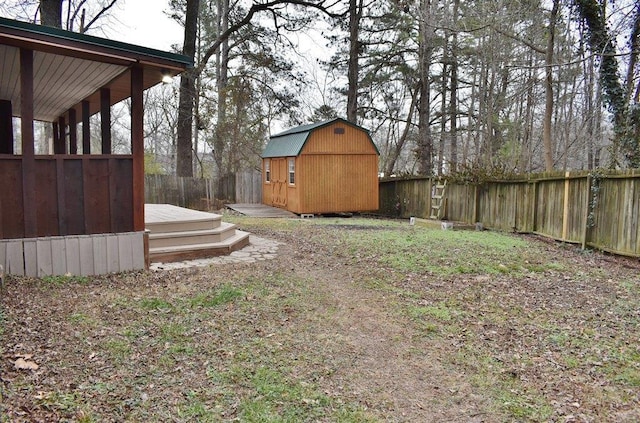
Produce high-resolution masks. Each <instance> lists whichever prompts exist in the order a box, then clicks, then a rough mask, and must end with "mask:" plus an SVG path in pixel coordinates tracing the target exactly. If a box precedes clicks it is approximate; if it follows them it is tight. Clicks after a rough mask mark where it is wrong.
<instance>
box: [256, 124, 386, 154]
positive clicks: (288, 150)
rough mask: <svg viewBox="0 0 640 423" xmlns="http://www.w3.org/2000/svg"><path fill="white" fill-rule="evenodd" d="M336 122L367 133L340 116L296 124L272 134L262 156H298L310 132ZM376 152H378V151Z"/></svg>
mask: <svg viewBox="0 0 640 423" xmlns="http://www.w3.org/2000/svg"><path fill="white" fill-rule="evenodd" d="M336 122H341V123H344V124H346V125H350V126H353V127H356V128H358V129H361V130H363V131H365V132H366V133H367V135H369V131H367V130H366V129H364V128H363V127H361V126H358V125H356V124H353V123H351V122H349V121H348V120H344V119H341V118H335V119H331V120H325V121H323V122H316V123H310V124H307V125H300V126H296V127H295V128H291V129H287V130H286V131H284V132H280V133H279V134H276V135H272V136H271V138H270V139H269V142H268V143H267V146H266V147H265V149H264V151H263V152H262V157H263V158H272V157H295V156H298V155H299V154H300V153H301V152H302V148H303V147H304V144H305V143H306V142H307V139H309V135H310V134H311V132H313V131H315V130H316V129H319V128H323V127H325V126H328V125H331V124H333V123H336ZM369 139H370V140H371V136H369ZM371 143H372V144H373V147H374V148H375V149H376V152H378V147H377V146H376V145H375V143H374V142H373V140H371ZM378 154H380V153H379V152H378Z"/></svg>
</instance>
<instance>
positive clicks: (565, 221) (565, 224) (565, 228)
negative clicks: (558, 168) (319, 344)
mask: <svg viewBox="0 0 640 423" xmlns="http://www.w3.org/2000/svg"><path fill="white" fill-rule="evenodd" d="M569 176H571V172H566V173H565V174H564V178H565V179H564V201H563V204H562V240H563V241H567V238H568V235H569V234H568V232H569V193H570V189H569V188H570V185H571V180H570V179H569Z"/></svg>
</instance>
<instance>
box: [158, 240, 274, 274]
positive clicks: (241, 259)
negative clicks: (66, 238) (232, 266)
mask: <svg viewBox="0 0 640 423" xmlns="http://www.w3.org/2000/svg"><path fill="white" fill-rule="evenodd" d="M280 245H282V243H281V242H278V241H273V240H270V239H266V238H260V237H257V236H254V235H251V236H250V237H249V245H247V246H246V247H244V248H243V249H241V250H238V251H234V252H232V253H231V254H229V255H228V256H218V257H211V258H204V259H197V260H186V261H177V262H173V263H151V266H150V267H149V270H155V271H162V270H173V269H185V268H188V267H205V266H210V265H212V264H225V263H255V262H257V261H262V260H271V259H274V258H276V254H277V252H278V247H279V246H280Z"/></svg>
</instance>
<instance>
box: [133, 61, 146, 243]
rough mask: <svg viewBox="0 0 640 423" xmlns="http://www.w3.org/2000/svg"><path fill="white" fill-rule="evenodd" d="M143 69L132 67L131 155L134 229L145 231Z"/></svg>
mask: <svg viewBox="0 0 640 423" xmlns="http://www.w3.org/2000/svg"><path fill="white" fill-rule="evenodd" d="M142 78H143V69H142V67H140V66H133V67H132V68H131V155H132V156H133V172H132V173H133V230H134V231H144V226H145V225H144V109H143V97H142V94H143V89H144V88H143V81H142Z"/></svg>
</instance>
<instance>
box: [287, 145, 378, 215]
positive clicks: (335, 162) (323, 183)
mask: <svg viewBox="0 0 640 423" xmlns="http://www.w3.org/2000/svg"><path fill="white" fill-rule="evenodd" d="M298 162H299V166H298V167H299V168H300V171H299V172H298V181H299V186H298V189H299V190H300V191H299V192H300V205H299V207H298V210H297V211H296V212H297V213H335V212H353V211H369V210H377V209H378V202H379V199H378V178H377V170H378V157H377V155H336V154H326V155H325V154H323V155H302V156H300V158H299V160H298Z"/></svg>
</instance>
